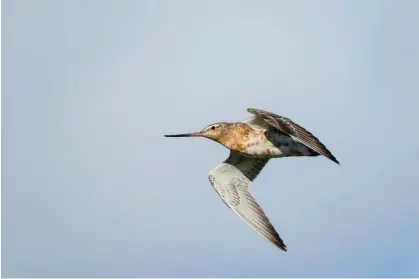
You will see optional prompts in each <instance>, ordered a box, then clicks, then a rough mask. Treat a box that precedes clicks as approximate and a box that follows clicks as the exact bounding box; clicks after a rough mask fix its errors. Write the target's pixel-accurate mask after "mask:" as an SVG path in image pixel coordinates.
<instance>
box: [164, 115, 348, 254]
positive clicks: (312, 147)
mask: <svg viewBox="0 0 419 279" xmlns="http://www.w3.org/2000/svg"><path fill="white" fill-rule="evenodd" d="M247 111H248V112H249V113H251V114H252V117H251V118H249V119H246V120H244V121H240V122H234V123H228V122H218V123H214V124H210V125H208V126H206V127H205V128H204V129H202V130H201V131H199V132H194V133H186V134H172V135H165V137H203V138H207V139H210V140H213V141H215V142H218V143H220V144H222V145H223V146H225V147H226V148H228V149H229V150H230V154H229V156H228V158H227V159H226V160H225V161H224V162H223V163H221V164H220V165H218V166H217V167H215V168H214V169H212V170H211V171H210V172H209V174H208V179H209V181H210V183H211V185H212V186H213V188H214V189H215V191H216V192H217V193H218V195H219V196H220V198H221V200H222V201H223V202H224V203H225V204H226V205H227V207H228V208H230V209H232V210H233V211H234V212H235V213H236V214H237V215H238V216H239V217H240V218H241V219H243V220H244V221H245V222H246V223H247V224H248V225H249V226H250V227H251V228H252V229H253V230H254V231H256V232H257V233H258V234H259V236H261V237H262V238H264V239H266V240H267V241H269V242H270V243H272V244H273V245H275V246H276V247H278V248H279V249H281V250H283V251H287V246H286V245H285V243H284V241H283V240H282V238H281V237H280V235H279V234H278V232H277V231H276V230H275V228H274V226H273V225H272V223H271V222H270V220H269V218H268V217H267V216H266V214H265V212H264V210H263V208H262V207H261V206H260V205H259V204H258V202H257V201H256V200H255V198H254V197H253V196H252V194H251V192H250V188H251V186H252V183H253V181H254V180H255V179H256V177H257V176H258V175H259V174H260V172H261V171H262V169H263V168H264V167H265V166H266V164H267V163H268V161H269V160H270V159H273V158H281V157H293V156H308V157H315V156H319V155H323V156H324V157H326V158H328V159H330V160H331V161H333V162H335V163H337V164H339V165H340V163H339V161H338V160H337V159H336V157H335V156H334V155H332V153H331V152H330V151H329V150H328V149H327V148H326V146H325V145H324V144H323V143H321V142H320V140H319V139H318V138H317V137H315V136H314V135H313V134H312V133H311V132H309V131H308V130H306V129H305V128H303V127H302V126H300V125H299V124H297V123H296V122H294V121H292V120H291V119H289V118H287V117H284V116H281V115H277V114H274V113H271V112H268V111H265V110H261V109H255V108H248V109H247Z"/></svg>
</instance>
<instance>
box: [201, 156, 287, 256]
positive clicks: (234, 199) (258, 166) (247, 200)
mask: <svg viewBox="0 0 419 279" xmlns="http://www.w3.org/2000/svg"><path fill="white" fill-rule="evenodd" d="M268 161H269V159H263V158H250V157H245V156H244V155H241V154H239V153H237V152H235V151H231V152H230V156H229V157H228V159H227V160H226V161H224V162H223V163H222V164H221V165H219V166H217V167H216V168H215V169H214V170H212V171H211V172H210V174H209V180H210V182H211V184H212V186H213V187H214V189H215V190H216V191H217V193H218V194H219V195H220V197H221V199H222V200H223V201H224V203H225V204H226V205H227V206H228V207H229V208H231V209H232V210H233V211H234V212H235V213H236V214H237V215H238V216H239V217H240V218H241V219H243V220H244V221H245V222H246V223H247V224H248V225H249V226H250V227H251V228H252V229H253V230H255V231H256V232H257V233H258V234H259V235H260V236H261V237H263V238H264V239H266V240H268V241H270V242H271V243H272V244H274V245H275V246H277V247H278V248H280V249H282V250H284V251H287V247H286V246H285V244H284V242H283V241H282V239H281V237H280V236H279V234H278V233H277V232H276V230H275V228H274V227H273V225H272V224H271V222H270V221H269V219H268V217H267V216H266V214H265V212H264V211H263V209H262V207H261V206H260V205H259V204H258V203H257V201H256V200H255V199H254V198H253V196H252V195H251V193H250V186H251V184H252V182H253V180H254V179H256V177H257V176H258V175H259V173H260V172H261V170H262V169H263V167H264V166H265V165H266V163H267V162H268Z"/></svg>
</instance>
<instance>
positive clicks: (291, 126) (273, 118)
mask: <svg viewBox="0 0 419 279" xmlns="http://www.w3.org/2000/svg"><path fill="white" fill-rule="evenodd" d="M247 111H248V112H250V113H252V114H254V115H255V116H256V117H257V118H258V117H260V118H262V119H263V120H264V121H265V122H266V123H268V124H269V125H271V126H272V127H274V128H276V129H278V130H279V131H281V132H282V133H284V134H287V135H289V136H291V137H293V138H294V139H295V140H298V141H299V142H301V143H302V144H304V145H305V146H307V147H308V148H311V149H312V150H314V151H315V152H317V153H319V154H321V155H323V156H325V157H327V158H329V159H330V160H332V161H333V162H335V163H337V164H339V162H338V160H337V159H336V158H335V156H333V154H332V153H331V152H330V151H329V150H328V149H327V148H326V146H324V144H323V143H321V142H320V140H319V139H318V138H316V137H315V136H314V135H313V134H312V133H310V132H309V131H307V130H306V129H304V128H303V127H301V126H300V125H298V124H297V123H295V122H294V121H292V120H291V119H289V118H286V117H284V116H280V115H276V114H274V113H271V112H268V111H264V110H260V109H253V108H249V109H247Z"/></svg>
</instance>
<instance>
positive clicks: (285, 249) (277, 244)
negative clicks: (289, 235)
mask: <svg viewBox="0 0 419 279" xmlns="http://www.w3.org/2000/svg"><path fill="white" fill-rule="evenodd" d="M274 244H275V246H276V247H278V248H279V249H281V250H282V251H284V252H287V251H288V250H287V246H286V245H285V244H284V242H283V241H282V239H280V241H275V242H274Z"/></svg>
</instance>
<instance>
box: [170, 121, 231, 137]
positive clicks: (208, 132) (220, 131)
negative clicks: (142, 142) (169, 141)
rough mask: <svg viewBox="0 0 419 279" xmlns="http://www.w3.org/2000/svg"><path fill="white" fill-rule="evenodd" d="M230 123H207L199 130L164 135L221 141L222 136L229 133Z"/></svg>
mask: <svg viewBox="0 0 419 279" xmlns="http://www.w3.org/2000/svg"><path fill="white" fill-rule="evenodd" d="M230 125H231V124H230V123H225V122H220V123H214V124H211V125H208V126H207V127H205V128H204V129H202V130H201V131H199V132H194V133H187V134H177V135H165V137H204V138H208V139H212V140H215V141H217V142H222V140H223V138H224V137H226V136H227V135H228V133H229V130H230V129H229V126H230Z"/></svg>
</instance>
